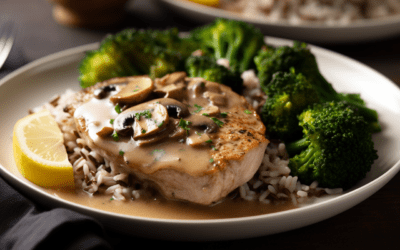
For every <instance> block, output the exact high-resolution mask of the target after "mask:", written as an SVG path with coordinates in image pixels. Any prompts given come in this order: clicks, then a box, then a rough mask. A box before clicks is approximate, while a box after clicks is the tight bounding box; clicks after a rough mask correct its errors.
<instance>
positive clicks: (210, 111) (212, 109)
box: [198, 105, 221, 116]
mask: <svg viewBox="0 0 400 250" xmlns="http://www.w3.org/2000/svg"><path fill="white" fill-rule="evenodd" d="M219 113H221V112H220V110H219V108H218V107H217V106H214V105H210V106H207V107H205V108H204V109H203V110H201V111H200V112H199V113H198V114H199V115H202V114H207V115H209V116H216V115H218V114H219Z"/></svg>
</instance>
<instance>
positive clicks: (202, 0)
mask: <svg viewBox="0 0 400 250" xmlns="http://www.w3.org/2000/svg"><path fill="white" fill-rule="evenodd" d="M189 1H191V2H194V3H199V4H203V5H207V6H213V7H218V5H219V0H189Z"/></svg>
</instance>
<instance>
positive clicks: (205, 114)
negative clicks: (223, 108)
mask: <svg viewBox="0 0 400 250" xmlns="http://www.w3.org/2000/svg"><path fill="white" fill-rule="evenodd" d="M202 115H204V116H207V117H209V116H210V115H209V114H207V113H203V114H202Z"/></svg>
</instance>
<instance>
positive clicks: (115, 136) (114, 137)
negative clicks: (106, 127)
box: [112, 131, 119, 141]
mask: <svg viewBox="0 0 400 250" xmlns="http://www.w3.org/2000/svg"><path fill="white" fill-rule="evenodd" d="M112 138H113V139H114V141H119V136H118V133H117V132H115V131H114V133H113V134H112Z"/></svg>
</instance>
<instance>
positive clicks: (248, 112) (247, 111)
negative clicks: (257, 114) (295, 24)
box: [244, 109, 253, 114]
mask: <svg viewBox="0 0 400 250" xmlns="http://www.w3.org/2000/svg"><path fill="white" fill-rule="evenodd" d="M244 112H245V113H246V114H251V113H253V112H251V111H250V110H247V109H246V110H245V111H244Z"/></svg>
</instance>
